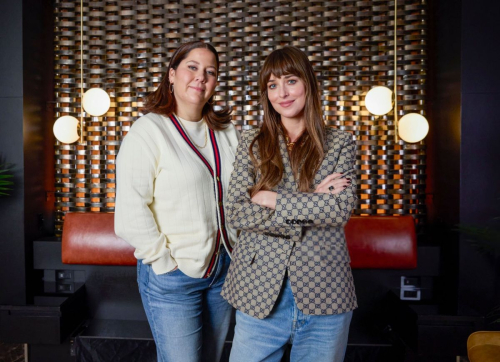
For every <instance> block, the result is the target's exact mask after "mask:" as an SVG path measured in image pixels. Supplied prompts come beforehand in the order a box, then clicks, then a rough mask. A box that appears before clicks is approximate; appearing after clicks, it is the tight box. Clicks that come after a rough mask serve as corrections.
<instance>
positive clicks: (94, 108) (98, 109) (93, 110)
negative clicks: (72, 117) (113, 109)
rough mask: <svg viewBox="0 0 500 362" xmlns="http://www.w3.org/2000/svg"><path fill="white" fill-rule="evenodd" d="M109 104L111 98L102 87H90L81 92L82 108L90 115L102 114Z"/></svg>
mask: <svg viewBox="0 0 500 362" xmlns="http://www.w3.org/2000/svg"><path fill="white" fill-rule="evenodd" d="M110 105H111V100H110V98H109V95H108V93H106V91H105V90H104V89H101V88H90V89H89V90H88V91H86V92H85V93H84V94H83V100H82V106H83V109H84V110H85V112H87V113H88V114H90V115H91V116H95V117H98V116H102V115H103V114H105V113H106V112H107V111H108V109H109V106H110Z"/></svg>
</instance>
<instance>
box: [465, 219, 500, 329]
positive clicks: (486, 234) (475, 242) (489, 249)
mask: <svg viewBox="0 0 500 362" xmlns="http://www.w3.org/2000/svg"><path fill="white" fill-rule="evenodd" d="M493 220H494V221H498V220H500V218H498V217H495V218H494V219H493ZM457 230H458V231H459V232H460V233H461V234H462V235H463V236H464V237H465V240H466V241H467V242H468V243H469V244H470V245H471V246H472V247H473V248H474V249H476V250H477V251H478V252H480V253H482V254H485V255H489V256H490V257H493V260H494V263H495V264H496V261H497V260H499V259H500V231H498V230H497V229H492V228H488V227H481V226H474V225H463V224H462V225H458V226H457ZM499 316H500V306H496V307H495V308H494V309H493V310H492V311H491V312H490V313H489V314H488V316H487V317H490V318H497V317H499ZM492 323H500V318H497V319H495V320H494V321H493V322H492Z"/></svg>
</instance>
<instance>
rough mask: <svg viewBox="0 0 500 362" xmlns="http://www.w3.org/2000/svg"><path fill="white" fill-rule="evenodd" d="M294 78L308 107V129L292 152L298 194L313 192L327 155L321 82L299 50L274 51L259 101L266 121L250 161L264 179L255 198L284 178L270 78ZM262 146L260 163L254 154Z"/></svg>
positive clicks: (265, 67) (264, 71)
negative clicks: (319, 84)
mask: <svg viewBox="0 0 500 362" xmlns="http://www.w3.org/2000/svg"><path fill="white" fill-rule="evenodd" d="M288 74H293V75H295V76H297V77H299V78H300V79H301V80H302V81H303V82H304V85H305V90H306V95H305V97H306V103H305V106H304V118H305V123H306V127H305V130H304V133H303V134H302V136H301V137H300V142H299V143H298V144H296V146H295V147H294V149H293V152H290V162H291V166H292V170H293V174H294V176H295V179H296V180H297V181H298V184H299V190H300V191H302V192H310V191H311V188H312V184H313V180H314V176H315V175H316V172H317V171H318V168H319V166H320V164H321V161H322V160H323V157H324V155H325V150H324V145H325V123H324V121H323V117H322V115H321V101H320V95H319V88H318V80H317V78H316V75H315V74H314V70H313V68H312V65H311V63H310V62H309V59H307V55H306V54H305V53H304V52H302V51H301V50H299V49H298V48H295V47H291V46H287V47H284V48H282V49H277V50H275V51H273V52H272V53H271V54H269V56H268V57H267V59H266V61H265V62H264V65H263V66H262V69H261V71H260V77H259V88H260V94H261V97H260V100H261V104H262V107H263V109H264V121H263V124H262V127H261V129H260V132H259V134H258V135H257V136H256V137H255V139H254V140H253V141H252V143H251V144H250V158H251V159H252V162H253V163H254V165H255V167H256V168H257V169H259V171H260V174H261V177H260V179H259V181H258V182H257V184H256V185H255V186H254V187H253V188H252V189H251V190H250V193H251V195H252V196H253V195H255V193H257V192H258V191H260V190H271V189H272V188H273V187H274V186H276V185H277V184H278V183H279V182H280V181H281V179H282V177H283V170H284V166H283V162H282V159H281V154H280V145H279V133H282V132H283V131H284V130H283V127H282V124H281V116H280V114H279V113H278V112H276V111H275V110H274V108H273V106H272V105H271V102H270V101H269V99H268V97H267V82H268V81H269V78H270V77H271V75H274V76H275V77H282V76H284V75H288ZM257 141H258V142H259V144H258V145H259V147H258V152H259V154H260V163H258V162H257V159H256V157H255V155H254V153H253V151H252V149H253V146H254V144H255V142H257Z"/></svg>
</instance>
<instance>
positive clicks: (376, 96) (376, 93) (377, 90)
mask: <svg viewBox="0 0 500 362" xmlns="http://www.w3.org/2000/svg"><path fill="white" fill-rule="evenodd" d="M365 107H366V109H368V111H369V112H370V113H371V114H374V115H376V116H383V115H384V114H387V113H389V112H390V110H391V109H392V91H391V90H390V89H389V88H387V87H374V88H372V89H370V90H369V91H368V93H366V97H365Z"/></svg>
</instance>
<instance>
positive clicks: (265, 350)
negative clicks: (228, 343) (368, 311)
mask: <svg viewBox="0 0 500 362" xmlns="http://www.w3.org/2000/svg"><path fill="white" fill-rule="evenodd" d="M351 318H352V311H351V312H348V313H343V314H336V315H320V316H316V315H306V314H303V313H302V312H301V311H300V310H299V309H298V308H297V305H296V304H295V300H294V299H293V293H292V288H291V287H290V282H289V280H288V278H285V280H284V281H283V287H282V288H281V292H280V295H279V297H278V300H277V301H276V304H275V305H274V308H273V310H272V312H271V314H270V315H269V316H268V317H267V318H264V319H257V318H253V317H251V316H249V315H248V314H245V313H242V312H240V311H236V329H235V332H234V339H233V347H232V349H231V357H230V362H250V361H255V362H257V361H259V362H260V361H266V362H271V361H273V362H274V361H276V362H279V361H280V360H281V357H282V356H283V353H284V352H285V348H286V345H287V344H288V343H292V351H291V354H290V361H291V362H295V361H301V362H308V361H311V362H342V361H343V360H344V355H345V351H346V347H347V336H348V334H349V325H350V323H351Z"/></svg>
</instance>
